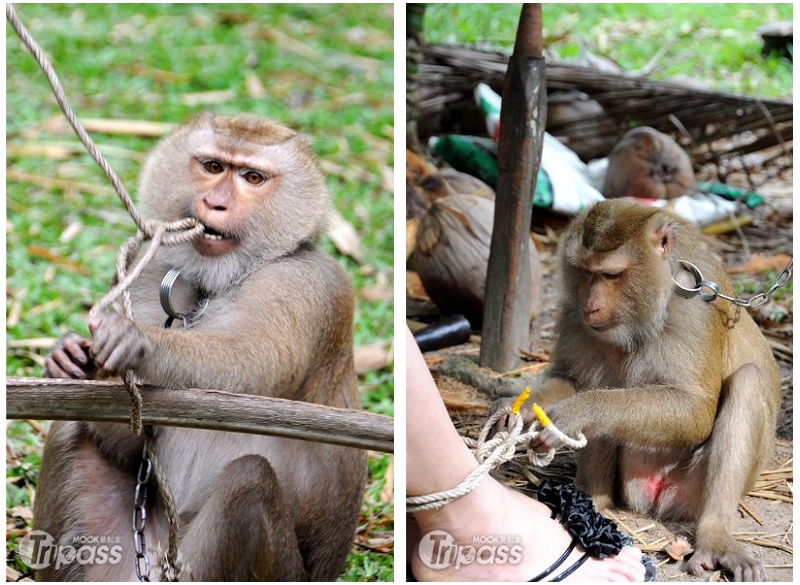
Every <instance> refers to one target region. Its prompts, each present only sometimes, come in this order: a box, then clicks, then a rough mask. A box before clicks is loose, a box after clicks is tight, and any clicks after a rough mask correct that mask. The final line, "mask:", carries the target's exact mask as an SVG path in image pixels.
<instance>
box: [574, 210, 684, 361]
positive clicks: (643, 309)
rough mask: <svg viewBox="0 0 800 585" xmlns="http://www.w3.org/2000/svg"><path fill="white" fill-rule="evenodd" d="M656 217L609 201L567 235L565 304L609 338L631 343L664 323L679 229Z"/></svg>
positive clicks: (593, 330)
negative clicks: (671, 256) (675, 240)
mask: <svg viewBox="0 0 800 585" xmlns="http://www.w3.org/2000/svg"><path fill="white" fill-rule="evenodd" d="M653 216H654V213H653V210H651V209H648V208H646V207H645V206H639V205H633V206H631V204H630V203H629V202H624V201H620V200H616V201H613V202H612V201H607V202H604V203H603V204H599V205H597V206H595V208H594V209H593V210H592V211H590V212H589V213H588V214H584V215H582V216H580V217H579V218H578V219H576V221H575V222H574V223H573V224H572V225H571V226H570V229H569V230H568V232H567V233H566V234H565V237H564V238H563V240H562V245H563V247H562V250H561V260H562V261H561V270H562V278H563V283H564V297H563V302H564V303H565V308H567V310H568V311H572V312H573V313H579V315H580V321H581V323H582V325H583V327H584V329H585V331H586V332H587V333H588V334H590V335H592V336H595V337H597V338H598V339H600V340H602V341H604V342H607V343H611V344H613V345H617V346H620V347H628V348H629V347H631V346H632V345H634V344H637V343H639V342H642V341H644V340H645V339H648V338H650V337H651V336H653V335H654V334H657V332H658V331H660V329H661V327H662V326H663V323H664V319H665V317H666V305H667V302H668V299H669V296H670V294H671V280H670V263H669V261H668V257H669V254H670V250H671V248H672V246H673V240H674V234H673V233H672V231H671V227H670V226H669V225H663V224H662V223H658V224H653V225H649V224H652V223H653V221H652V220H651V218H652V217H653ZM576 318H577V316H576Z"/></svg>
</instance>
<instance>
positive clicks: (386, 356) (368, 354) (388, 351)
mask: <svg viewBox="0 0 800 585" xmlns="http://www.w3.org/2000/svg"><path fill="white" fill-rule="evenodd" d="M353 357H354V358H355V362H356V374H359V375H361V374H365V373H367V372H372V371H375V370H382V369H383V368H385V367H386V366H388V365H389V364H391V363H392V359H393V358H392V348H391V343H390V342H387V341H379V342H378V343H373V344H371V345H362V346H359V347H356V348H355V350H354V353H353Z"/></svg>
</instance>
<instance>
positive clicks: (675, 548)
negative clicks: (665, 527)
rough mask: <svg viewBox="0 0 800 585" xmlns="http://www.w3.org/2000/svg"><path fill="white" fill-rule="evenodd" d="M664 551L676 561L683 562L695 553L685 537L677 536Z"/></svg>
mask: <svg viewBox="0 0 800 585" xmlns="http://www.w3.org/2000/svg"><path fill="white" fill-rule="evenodd" d="M664 550H665V551H666V553H667V554H668V555H669V556H670V557H672V558H673V559H675V560H676V561H682V560H683V558H684V557H685V556H686V555H689V554H691V553H693V552H694V549H693V548H692V545H691V544H689V541H688V540H687V539H686V537H685V536H676V537H675V538H673V539H672V540H671V541H670V542H669V543H668V544H667V546H666V547H664Z"/></svg>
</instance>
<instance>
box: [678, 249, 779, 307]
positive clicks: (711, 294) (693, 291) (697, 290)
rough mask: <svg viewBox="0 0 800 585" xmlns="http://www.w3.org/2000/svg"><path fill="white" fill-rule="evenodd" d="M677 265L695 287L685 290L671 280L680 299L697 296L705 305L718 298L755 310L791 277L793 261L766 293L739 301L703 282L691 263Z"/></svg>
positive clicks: (711, 283) (714, 286)
mask: <svg viewBox="0 0 800 585" xmlns="http://www.w3.org/2000/svg"><path fill="white" fill-rule="evenodd" d="M678 264H680V266H681V268H683V269H684V270H686V271H687V272H689V273H691V274H692V276H694V279H695V286H694V287H693V288H686V287H685V286H683V285H681V284H680V283H679V282H678V281H677V280H675V277H673V278H672V290H674V291H675V292H676V293H677V294H679V295H681V296H682V297H685V298H687V299H690V298H693V297H696V296H699V297H700V298H701V299H703V300H704V301H706V302H707V303H710V302H711V301H713V300H716V298H717V297H719V298H721V299H725V300H726V301H730V302H731V303H733V304H734V305H737V306H739V307H746V308H748V309H757V308H758V307H761V306H763V305H766V304H767V303H768V302H769V300H770V297H772V295H773V294H775V291H777V290H778V289H779V288H782V287H784V286H786V283H787V282H788V281H789V279H790V278H791V277H792V266H793V264H794V259H791V260H789V264H787V265H786V268H784V269H783V270H782V271H781V273H780V274H779V275H778V277H777V278H776V279H775V283H774V284H773V285H772V286H771V287H770V288H769V290H768V291H766V292H762V293H758V294H756V295H753V296H752V297H750V298H749V299H739V298H736V297H730V296H728V295H725V294H723V293H721V292H720V289H719V285H718V284H717V283H716V282H713V281H710V280H705V279H704V278H703V273H702V272H700V269H699V268H698V267H697V266H695V265H694V264H692V263H691V262H687V261H686V260H678ZM705 291H707V292H705Z"/></svg>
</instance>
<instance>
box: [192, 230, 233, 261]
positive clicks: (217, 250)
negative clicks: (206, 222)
mask: <svg viewBox="0 0 800 585" xmlns="http://www.w3.org/2000/svg"><path fill="white" fill-rule="evenodd" d="M204 227H205V229H204V230H203V233H201V234H200V235H198V236H197V237H196V238H195V239H194V240H192V245H193V246H194V249H195V250H197V251H198V252H199V253H200V254H201V255H202V256H221V255H223V254H227V253H228V252H230V251H231V250H232V249H233V248H234V247H236V244H237V243H238V240H237V239H236V238H234V236H233V235H232V234H226V233H224V232H220V231H218V230H215V229H214V228H212V227H209V226H204Z"/></svg>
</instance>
